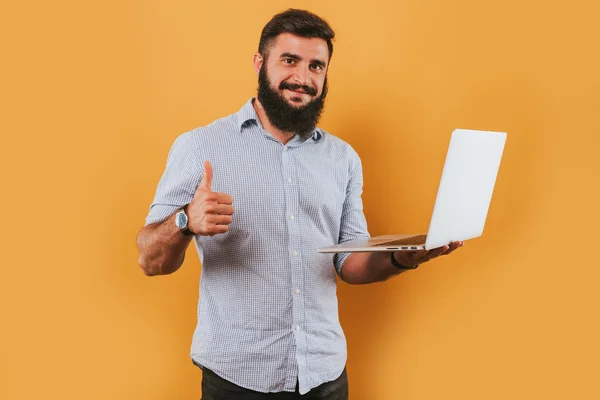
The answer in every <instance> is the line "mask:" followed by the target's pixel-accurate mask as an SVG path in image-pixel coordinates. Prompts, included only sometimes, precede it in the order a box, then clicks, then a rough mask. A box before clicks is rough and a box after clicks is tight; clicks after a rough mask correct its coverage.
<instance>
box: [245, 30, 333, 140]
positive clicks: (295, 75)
mask: <svg viewBox="0 0 600 400" xmlns="http://www.w3.org/2000/svg"><path fill="white" fill-rule="evenodd" d="M267 52H268V55H265V56H267V57H268V58H267V59H266V60H265V59H262V57H261V56H260V55H257V57H258V58H255V67H256V68H257V70H258V72H259V87H258V99H259V101H260V102H261V104H262V105H263V107H264V109H265V111H266V114H267V117H268V118H269V120H270V121H271V123H272V124H273V125H275V126H276V127H277V128H279V129H281V130H282V131H285V132H293V133H297V134H299V135H302V136H305V135H308V134H309V133H310V132H308V131H311V130H312V129H314V127H315V126H316V123H317V122H318V119H319V117H320V114H321V112H322V110H323V106H324V100H325V96H326V95H327V79H326V77H327V68H328V62H329V50H328V48H327V42H326V41H325V40H323V39H320V38H303V37H298V36H295V35H292V34H290V33H283V34H281V35H279V36H278V37H277V38H276V39H275V41H274V43H273V44H272V45H271V47H270V48H269V49H268V50H267ZM257 60H258V61H257Z"/></svg>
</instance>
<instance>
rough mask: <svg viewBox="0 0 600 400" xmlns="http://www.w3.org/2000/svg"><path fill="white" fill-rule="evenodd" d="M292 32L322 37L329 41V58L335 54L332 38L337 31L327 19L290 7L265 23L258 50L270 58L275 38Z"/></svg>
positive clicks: (299, 34)
mask: <svg viewBox="0 0 600 400" xmlns="http://www.w3.org/2000/svg"><path fill="white" fill-rule="evenodd" d="M286 32H287V33H292V34H294V35H297V36H301V37H305V38H321V39H324V40H325V41H326V42H327V48H328V49H329V59H330V60H331V56H332V55H333V44H332V43H331V40H332V39H333V38H334V37H335V32H333V29H331V27H330V26H329V24H328V23H327V21H325V20H324V19H323V18H321V17H319V16H318V15H316V14H313V13H311V12H310V11H306V10H297V9H294V8H290V9H289V10H286V11H284V12H281V13H279V14H277V15H275V16H274V17H273V18H271V20H270V21H269V22H268V23H267V24H266V25H265V27H264V28H263V30H262V33H261V34H260V42H259V43H258V52H259V53H260V54H262V55H263V57H265V58H268V54H269V50H270V47H271V46H272V45H273V42H274V41H275V38H277V36H279V35H281V34H282V33H286Z"/></svg>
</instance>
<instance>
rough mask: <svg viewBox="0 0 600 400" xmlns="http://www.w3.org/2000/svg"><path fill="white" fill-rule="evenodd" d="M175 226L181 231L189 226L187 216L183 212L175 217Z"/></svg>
mask: <svg viewBox="0 0 600 400" xmlns="http://www.w3.org/2000/svg"><path fill="white" fill-rule="evenodd" d="M175 224H176V225H177V227H178V228H179V229H185V227H186V226H187V215H185V213H184V212H183V211H180V212H178V213H177V215H176V216H175Z"/></svg>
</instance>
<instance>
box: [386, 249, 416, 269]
mask: <svg viewBox="0 0 600 400" xmlns="http://www.w3.org/2000/svg"><path fill="white" fill-rule="evenodd" d="M390 257H391V261H392V265H393V266H394V267H396V268H398V269H417V268H418V267H419V264H417V265H413V266H412V267H405V266H404V265H402V264H400V263H399V262H398V261H396V258H395V257H394V252H393V251H392V252H390Z"/></svg>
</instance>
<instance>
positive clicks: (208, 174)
mask: <svg viewBox="0 0 600 400" xmlns="http://www.w3.org/2000/svg"><path fill="white" fill-rule="evenodd" d="M212 178H213V169H212V165H210V162H209V161H208V160H206V161H204V174H203V175H202V180H200V186H199V188H202V189H205V190H209V191H210V190H212Z"/></svg>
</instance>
